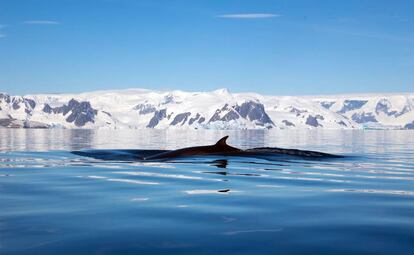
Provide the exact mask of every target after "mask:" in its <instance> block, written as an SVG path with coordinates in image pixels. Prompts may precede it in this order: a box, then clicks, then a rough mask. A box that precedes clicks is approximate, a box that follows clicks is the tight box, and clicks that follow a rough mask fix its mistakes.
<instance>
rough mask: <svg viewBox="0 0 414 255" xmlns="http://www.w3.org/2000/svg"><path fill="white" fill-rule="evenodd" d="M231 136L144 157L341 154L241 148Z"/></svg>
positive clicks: (269, 148)
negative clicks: (234, 145) (210, 143)
mask: <svg viewBox="0 0 414 255" xmlns="http://www.w3.org/2000/svg"><path fill="white" fill-rule="evenodd" d="M228 138H229V136H224V137H223V138H221V139H220V140H218V141H217V143H215V144H213V145H207V146H195V147H187V148H182V149H178V150H171V151H165V152H161V153H158V154H154V155H150V156H148V157H144V158H143V159H144V160H165V159H174V158H181V157H194V156H208V155H212V156H214V155H220V156H238V157H253V158H254V157H256V158H260V157H262V158H263V157H266V156H268V157H269V156H282V155H284V156H296V157H303V158H337V157H341V156H339V155H334V154H329V153H324V152H319V151H310V150H299V149H285V148H277V147H258V148H251V149H245V150H242V149H239V148H235V147H232V146H230V145H228V144H227V139H228Z"/></svg>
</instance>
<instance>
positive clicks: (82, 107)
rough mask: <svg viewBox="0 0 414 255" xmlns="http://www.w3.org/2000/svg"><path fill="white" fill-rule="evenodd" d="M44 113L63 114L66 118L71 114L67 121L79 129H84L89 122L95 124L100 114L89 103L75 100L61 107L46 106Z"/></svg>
mask: <svg viewBox="0 0 414 255" xmlns="http://www.w3.org/2000/svg"><path fill="white" fill-rule="evenodd" d="M42 111H43V112H45V113H49V114H51V113H54V114H63V116H66V115H67V114H68V113H69V112H70V114H69V116H68V117H67V118H66V121H67V122H69V123H74V124H75V125H76V126H77V127H82V126H84V125H85V124H86V123H87V122H92V123H95V116H96V115H97V114H98V111H97V110H95V109H93V108H92V106H91V104H90V103H89V102H88V101H82V102H79V101H77V100H75V99H73V98H72V99H71V100H70V101H69V102H68V104H67V105H63V106H60V107H51V106H50V105H48V104H45V106H44V107H43V110H42Z"/></svg>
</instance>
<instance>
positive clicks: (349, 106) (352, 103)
mask: <svg viewBox="0 0 414 255" xmlns="http://www.w3.org/2000/svg"><path fill="white" fill-rule="evenodd" d="M367 102H368V101H367V100H345V101H344V105H343V106H342V108H341V110H339V111H338V113H346V112H349V111H352V110H356V109H360V108H361V107H362V106H364V105H365V104H366V103H367Z"/></svg>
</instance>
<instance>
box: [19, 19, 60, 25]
mask: <svg viewBox="0 0 414 255" xmlns="http://www.w3.org/2000/svg"><path fill="white" fill-rule="evenodd" d="M23 24H27V25H59V24H60V22H57V21H54V20H27V21H25V22H23Z"/></svg>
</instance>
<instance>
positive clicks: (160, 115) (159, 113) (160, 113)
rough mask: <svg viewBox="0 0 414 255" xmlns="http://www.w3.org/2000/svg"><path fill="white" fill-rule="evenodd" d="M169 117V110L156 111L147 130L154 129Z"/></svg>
mask: <svg viewBox="0 0 414 255" xmlns="http://www.w3.org/2000/svg"><path fill="white" fill-rule="evenodd" d="M166 117H167V109H162V110H159V111H155V113H154V116H153V117H152V118H151V120H150V122H149V123H148V125H147V128H154V127H155V126H157V125H158V123H159V122H160V121H161V120H162V119H164V118H166Z"/></svg>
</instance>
